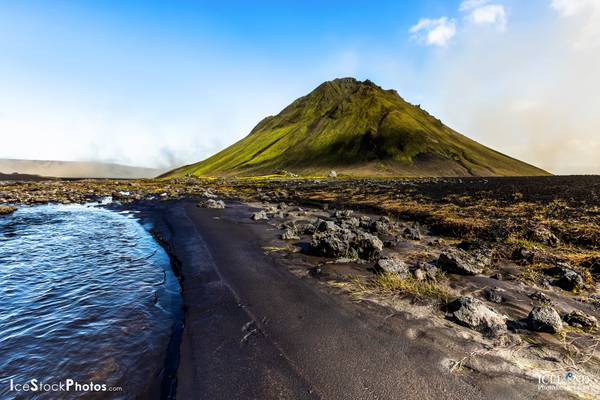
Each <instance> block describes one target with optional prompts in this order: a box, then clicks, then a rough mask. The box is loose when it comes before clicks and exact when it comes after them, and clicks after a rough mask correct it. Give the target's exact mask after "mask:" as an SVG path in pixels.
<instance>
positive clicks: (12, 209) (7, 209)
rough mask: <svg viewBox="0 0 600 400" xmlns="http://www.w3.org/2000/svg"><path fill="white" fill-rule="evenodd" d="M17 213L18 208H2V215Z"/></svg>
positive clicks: (0, 211) (0, 212) (0, 208)
mask: <svg viewBox="0 0 600 400" xmlns="http://www.w3.org/2000/svg"><path fill="white" fill-rule="evenodd" d="M15 211H17V207H14V206H0V215H8V214H12V213H14V212H15Z"/></svg>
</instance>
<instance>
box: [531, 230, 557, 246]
mask: <svg viewBox="0 0 600 400" xmlns="http://www.w3.org/2000/svg"><path fill="white" fill-rule="evenodd" d="M526 237H527V239H529V240H532V241H534V242H538V243H542V244H545V245H547V246H551V247H556V246H558V245H559V243H560V240H559V239H558V237H557V236H556V235H555V234H554V233H552V231H551V230H550V229H548V227H546V226H544V225H537V226H535V227H533V228H531V229H529V231H528V232H527V235H526Z"/></svg>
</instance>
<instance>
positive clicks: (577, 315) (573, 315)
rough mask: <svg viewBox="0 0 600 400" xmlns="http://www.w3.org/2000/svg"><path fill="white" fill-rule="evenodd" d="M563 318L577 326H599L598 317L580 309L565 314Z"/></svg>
mask: <svg viewBox="0 0 600 400" xmlns="http://www.w3.org/2000/svg"><path fill="white" fill-rule="evenodd" d="M563 319H564V321H565V322H566V323H567V324H569V325H571V326H574V327H576V328H583V329H594V328H597V327H598V320H597V319H596V317H593V316H591V315H587V314H585V313H583V312H581V311H578V310H575V311H571V312H570V313H568V314H567V315H565V316H564V317H563Z"/></svg>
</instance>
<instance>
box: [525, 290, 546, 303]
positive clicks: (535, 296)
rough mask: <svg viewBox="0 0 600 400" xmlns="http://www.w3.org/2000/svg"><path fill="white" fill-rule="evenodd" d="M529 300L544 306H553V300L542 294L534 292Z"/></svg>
mask: <svg viewBox="0 0 600 400" xmlns="http://www.w3.org/2000/svg"><path fill="white" fill-rule="evenodd" d="M529 298H530V299H532V300H535V301H538V302H540V303H542V304H552V299H551V298H550V297H549V296H548V295H547V294H545V293H542V292H533V293H531V294H530V295H529Z"/></svg>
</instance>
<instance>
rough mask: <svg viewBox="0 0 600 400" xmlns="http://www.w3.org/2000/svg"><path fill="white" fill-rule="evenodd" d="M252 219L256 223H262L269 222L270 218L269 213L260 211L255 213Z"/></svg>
mask: <svg viewBox="0 0 600 400" xmlns="http://www.w3.org/2000/svg"><path fill="white" fill-rule="evenodd" d="M250 219H252V220H254V221H261V220H268V219H269V217H268V216H267V212H266V211H265V210H260V211H257V212H255V213H253V214H252V215H251V216H250Z"/></svg>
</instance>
